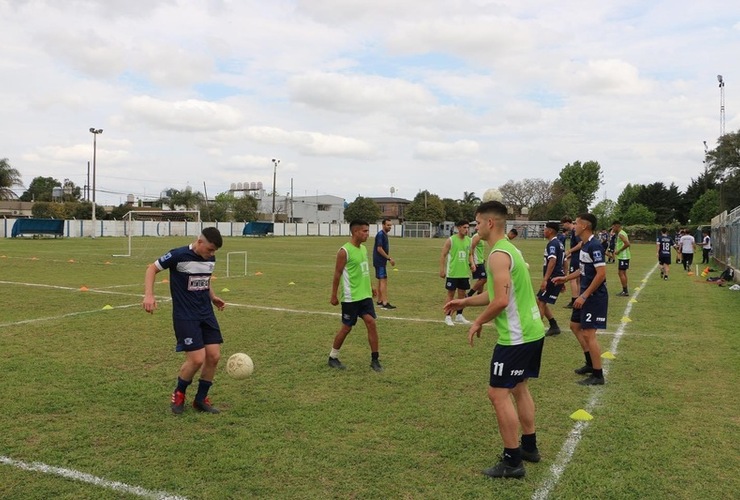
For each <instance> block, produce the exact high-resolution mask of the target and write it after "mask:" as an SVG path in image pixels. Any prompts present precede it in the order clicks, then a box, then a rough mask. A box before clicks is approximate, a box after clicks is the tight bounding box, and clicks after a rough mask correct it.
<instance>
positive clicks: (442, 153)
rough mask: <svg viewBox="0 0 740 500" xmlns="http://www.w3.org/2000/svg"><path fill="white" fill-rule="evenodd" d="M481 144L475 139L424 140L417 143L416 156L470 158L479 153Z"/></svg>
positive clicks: (427, 157)
mask: <svg viewBox="0 0 740 500" xmlns="http://www.w3.org/2000/svg"><path fill="white" fill-rule="evenodd" d="M479 151H480V146H479V145H478V143H477V142H475V141H469V140H460V141H455V142H452V143H449V142H447V143H446V142H430V141H422V142H419V143H418V144H417V145H416V149H415V150H414V158H417V159H422V160H453V159H464V158H470V157H473V156H475V155H476V154H478V152H479Z"/></svg>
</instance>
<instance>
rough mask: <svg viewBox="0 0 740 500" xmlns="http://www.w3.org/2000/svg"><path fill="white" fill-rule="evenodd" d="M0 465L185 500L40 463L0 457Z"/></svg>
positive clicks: (162, 498)
mask: <svg viewBox="0 0 740 500" xmlns="http://www.w3.org/2000/svg"><path fill="white" fill-rule="evenodd" d="M0 464H4V465H10V466H11V467H15V468H16V469H22V470H26V471H31V472H43V473H44V474H55V475H57V476H62V477H66V478H67V479H73V480H75V481H82V482H83V483H89V484H93V485H95V486H100V487H102V488H107V489H109V490H113V491H120V492H123V493H128V494H129V495H136V496H139V497H144V498H156V499H159V500H187V497H181V496H178V495H173V494H172V493H167V492H166V491H151V490H147V489H145V488H142V487H140V486H131V485H128V484H126V483H121V482H119V481H109V480H108V479H103V478H102V477H97V476H93V475H92V474H87V473H86V472H80V471H76V470H73V469H64V468H62V467H54V466H53V465H47V464H44V463H41V462H33V463H30V464H29V463H28V462H22V461H20V460H13V459H12V458H10V457H6V456H4V455H0Z"/></svg>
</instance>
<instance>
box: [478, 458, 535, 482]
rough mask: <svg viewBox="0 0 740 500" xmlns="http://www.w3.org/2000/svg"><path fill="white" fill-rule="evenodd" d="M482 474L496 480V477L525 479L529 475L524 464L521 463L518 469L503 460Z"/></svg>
mask: <svg viewBox="0 0 740 500" xmlns="http://www.w3.org/2000/svg"><path fill="white" fill-rule="evenodd" d="M481 472H482V474H483V475H485V476H488V477H494V478H495V477H514V478H520V477H524V476H525V475H526V474H527V471H526V470H525V469H524V464H523V463H520V464H519V465H517V466H516V467H512V466H511V465H509V464H507V463H506V462H505V461H503V460H501V461H500V462H499V463H497V464H496V465H494V466H493V467H489V468H488V469H485V470H483V471H481Z"/></svg>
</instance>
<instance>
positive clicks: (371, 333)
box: [362, 314, 383, 372]
mask: <svg viewBox="0 0 740 500" xmlns="http://www.w3.org/2000/svg"><path fill="white" fill-rule="evenodd" d="M362 320H363V321H364V322H365V327H366V328H367V341H368V343H369V344H370V368H372V369H373V370H374V371H376V372H382V371H383V367H382V366H380V353H379V347H380V339H379V337H378V324H377V322H376V321H375V318H374V317H373V316H372V315H370V314H364V315H363V316H362Z"/></svg>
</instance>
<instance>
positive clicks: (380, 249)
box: [375, 237, 396, 266]
mask: <svg viewBox="0 0 740 500" xmlns="http://www.w3.org/2000/svg"><path fill="white" fill-rule="evenodd" d="M375 251H376V252H377V253H378V255H380V256H381V257H383V258H384V259H385V260H387V261H389V262H390V263H391V265H392V266H395V265H396V263H395V261H394V260H393V259H392V258H391V256H390V255H388V253H387V252H386V251H385V250H384V249H383V244H382V242H379V241H378V238H377V237H376V238H375Z"/></svg>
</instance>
